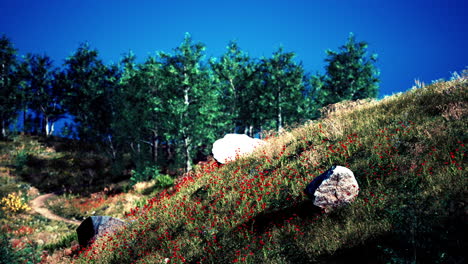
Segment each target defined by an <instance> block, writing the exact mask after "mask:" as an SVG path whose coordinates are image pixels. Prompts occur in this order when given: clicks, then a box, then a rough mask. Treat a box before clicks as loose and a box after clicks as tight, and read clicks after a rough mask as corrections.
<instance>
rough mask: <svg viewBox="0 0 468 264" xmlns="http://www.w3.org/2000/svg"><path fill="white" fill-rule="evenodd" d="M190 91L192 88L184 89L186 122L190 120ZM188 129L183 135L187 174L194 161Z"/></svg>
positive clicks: (185, 129)
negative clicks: (192, 159)
mask: <svg viewBox="0 0 468 264" xmlns="http://www.w3.org/2000/svg"><path fill="white" fill-rule="evenodd" d="M189 91H190V87H186V88H185V89H184V104H185V112H184V117H183V118H184V120H185V121H187V119H188V108H189V105H190V100H189ZM182 123H183V122H182ZM187 129H188V128H187V127H184V128H183V132H182V133H183V137H184V147H185V163H186V167H185V169H186V172H189V171H191V170H192V161H191V159H190V157H191V145H192V144H191V143H192V139H191V137H190V135H188V133H187Z"/></svg>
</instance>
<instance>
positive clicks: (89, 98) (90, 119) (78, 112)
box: [62, 44, 117, 143]
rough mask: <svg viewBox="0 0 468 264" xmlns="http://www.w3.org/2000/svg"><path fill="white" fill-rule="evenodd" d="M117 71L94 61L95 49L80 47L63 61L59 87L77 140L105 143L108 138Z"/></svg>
mask: <svg viewBox="0 0 468 264" xmlns="http://www.w3.org/2000/svg"><path fill="white" fill-rule="evenodd" d="M116 74H117V69H116V68H115V67H112V66H111V67H108V66H106V65H104V63H103V62H102V61H101V60H100V59H99V58H98V52H97V50H93V49H90V47H89V45H88V44H82V45H80V47H78V49H77V50H76V51H75V53H74V54H73V55H72V56H70V57H68V58H67V59H66V60H65V69H64V75H63V76H62V78H63V82H64V83H63V88H64V89H65V95H64V100H65V101H64V107H65V108H66V110H67V111H68V112H69V113H70V114H71V115H73V117H74V119H75V122H76V123H78V124H79V126H78V133H79V135H78V136H79V137H80V139H82V140H84V141H88V142H98V143H103V142H106V141H105V140H107V137H108V136H109V135H112V133H111V131H110V122H111V120H112V114H113V113H114V109H115V108H116V105H115V104H113V103H114V102H113V101H112V99H111V98H112V95H113V93H114V89H115V85H116V80H117V76H116Z"/></svg>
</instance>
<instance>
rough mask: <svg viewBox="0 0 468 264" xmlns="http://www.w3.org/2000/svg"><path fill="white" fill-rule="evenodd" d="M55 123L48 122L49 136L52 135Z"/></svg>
mask: <svg viewBox="0 0 468 264" xmlns="http://www.w3.org/2000/svg"><path fill="white" fill-rule="evenodd" d="M54 130H55V122H50V136H52V135H53V134H54Z"/></svg>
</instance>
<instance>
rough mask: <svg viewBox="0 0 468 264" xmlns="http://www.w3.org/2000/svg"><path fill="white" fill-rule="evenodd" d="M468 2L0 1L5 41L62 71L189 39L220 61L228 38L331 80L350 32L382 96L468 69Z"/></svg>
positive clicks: (145, 52)
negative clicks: (92, 54)
mask: <svg viewBox="0 0 468 264" xmlns="http://www.w3.org/2000/svg"><path fill="white" fill-rule="evenodd" d="M466 13H468V1H462V0H434V1H431V0H425V1H419V0H418V1H411V0H387V1H378V0H365V1H364V0H363V1H356V0H341V1H339V0H326V1H324V0H321V1H316V0H307V1H306V0H303V1H298V0H283V1H279V0H267V1H264V0H260V1H256V0H250V1H249V0H236V1H224V0H191V1H190V0H167V1H156V0H153V1H149V0H147V1H144V0H135V1H130V0H127V1H124V0H47V1H38V0H0V34H6V35H7V37H9V38H10V40H11V41H12V42H13V43H14V45H15V47H16V48H17V49H18V50H19V54H22V55H24V54H26V53H28V52H31V53H38V54H47V55H49V56H50V57H51V58H52V59H53V60H54V61H55V65H57V66H59V65H61V64H62V63H63V60H64V59H65V58H66V57H67V56H69V55H71V54H72V52H73V51H74V50H75V49H76V48H77V47H78V45H79V44H80V43H82V42H86V41H87V42H89V44H90V45H91V47H93V48H96V49H97V50H98V51H99V53H100V56H101V58H102V59H103V60H104V62H106V63H111V62H117V61H118V60H119V59H120V58H121V55H122V54H124V53H126V52H128V51H130V50H132V51H133V52H134V53H135V55H136V56H137V58H138V59H139V60H140V61H142V60H144V59H145V58H146V57H148V56H149V55H154V54H156V52H157V51H165V52H172V50H173V49H174V48H176V47H177V46H178V45H179V44H180V43H181V42H182V40H183V37H184V34H185V32H189V33H190V34H191V35H192V37H193V39H194V40H195V41H200V42H202V43H204V44H205V45H206V46H207V50H206V54H207V56H214V57H219V56H221V55H222V54H223V53H224V52H225V47H226V45H227V43H228V42H229V41H230V40H237V41H238V44H239V45H240V47H241V48H242V49H243V50H244V51H246V52H248V53H249V54H250V55H251V56H253V57H261V56H270V55H271V53H272V52H273V51H274V50H276V49H277V48H278V47H279V46H280V45H283V46H284V48H285V50H286V51H293V52H295V53H296V54H297V61H302V63H303V65H304V67H305V69H306V71H307V72H310V73H312V74H314V73H316V72H322V73H323V72H324V66H325V62H324V59H325V57H326V56H325V50H326V49H332V50H338V47H339V46H341V45H343V44H345V43H346V40H347V37H348V35H349V33H350V32H353V33H354V34H355V36H356V38H357V40H358V41H366V42H368V43H369V49H368V51H369V53H377V54H378V55H379V62H378V64H377V66H378V68H379V69H380V71H381V76H380V78H381V84H380V96H383V95H389V94H392V93H395V92H400V91H406V90H408V89H409V88H411V86H412V85H413V84H414V79H420V80H422V81H424V82H426V83H430V82H431V81H432V80H436V79H439V78H445V79H448V78H449V77H450V73H451V72H453V71H461V70H463V69H464V68H465V67H466V66H468V27H467V25H468V23H467V22H466V21H467V18H466Z"/></svg>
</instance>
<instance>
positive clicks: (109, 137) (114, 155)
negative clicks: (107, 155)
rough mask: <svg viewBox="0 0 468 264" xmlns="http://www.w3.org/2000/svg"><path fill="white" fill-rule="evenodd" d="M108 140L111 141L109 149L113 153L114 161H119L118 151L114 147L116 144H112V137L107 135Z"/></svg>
mask: <svg viewBox="0 0 468 264" xmlns="http://www.w3.org/2000/svg"><path fill="white" fill-rule="evenodd" d="M107 140H109V148H110V151H111V156H112V160H113V161H115V160H116V159H117V150H116V149H115V147H114V143H113V142H112V137H111V136H110V135H107Z"/></svg>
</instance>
